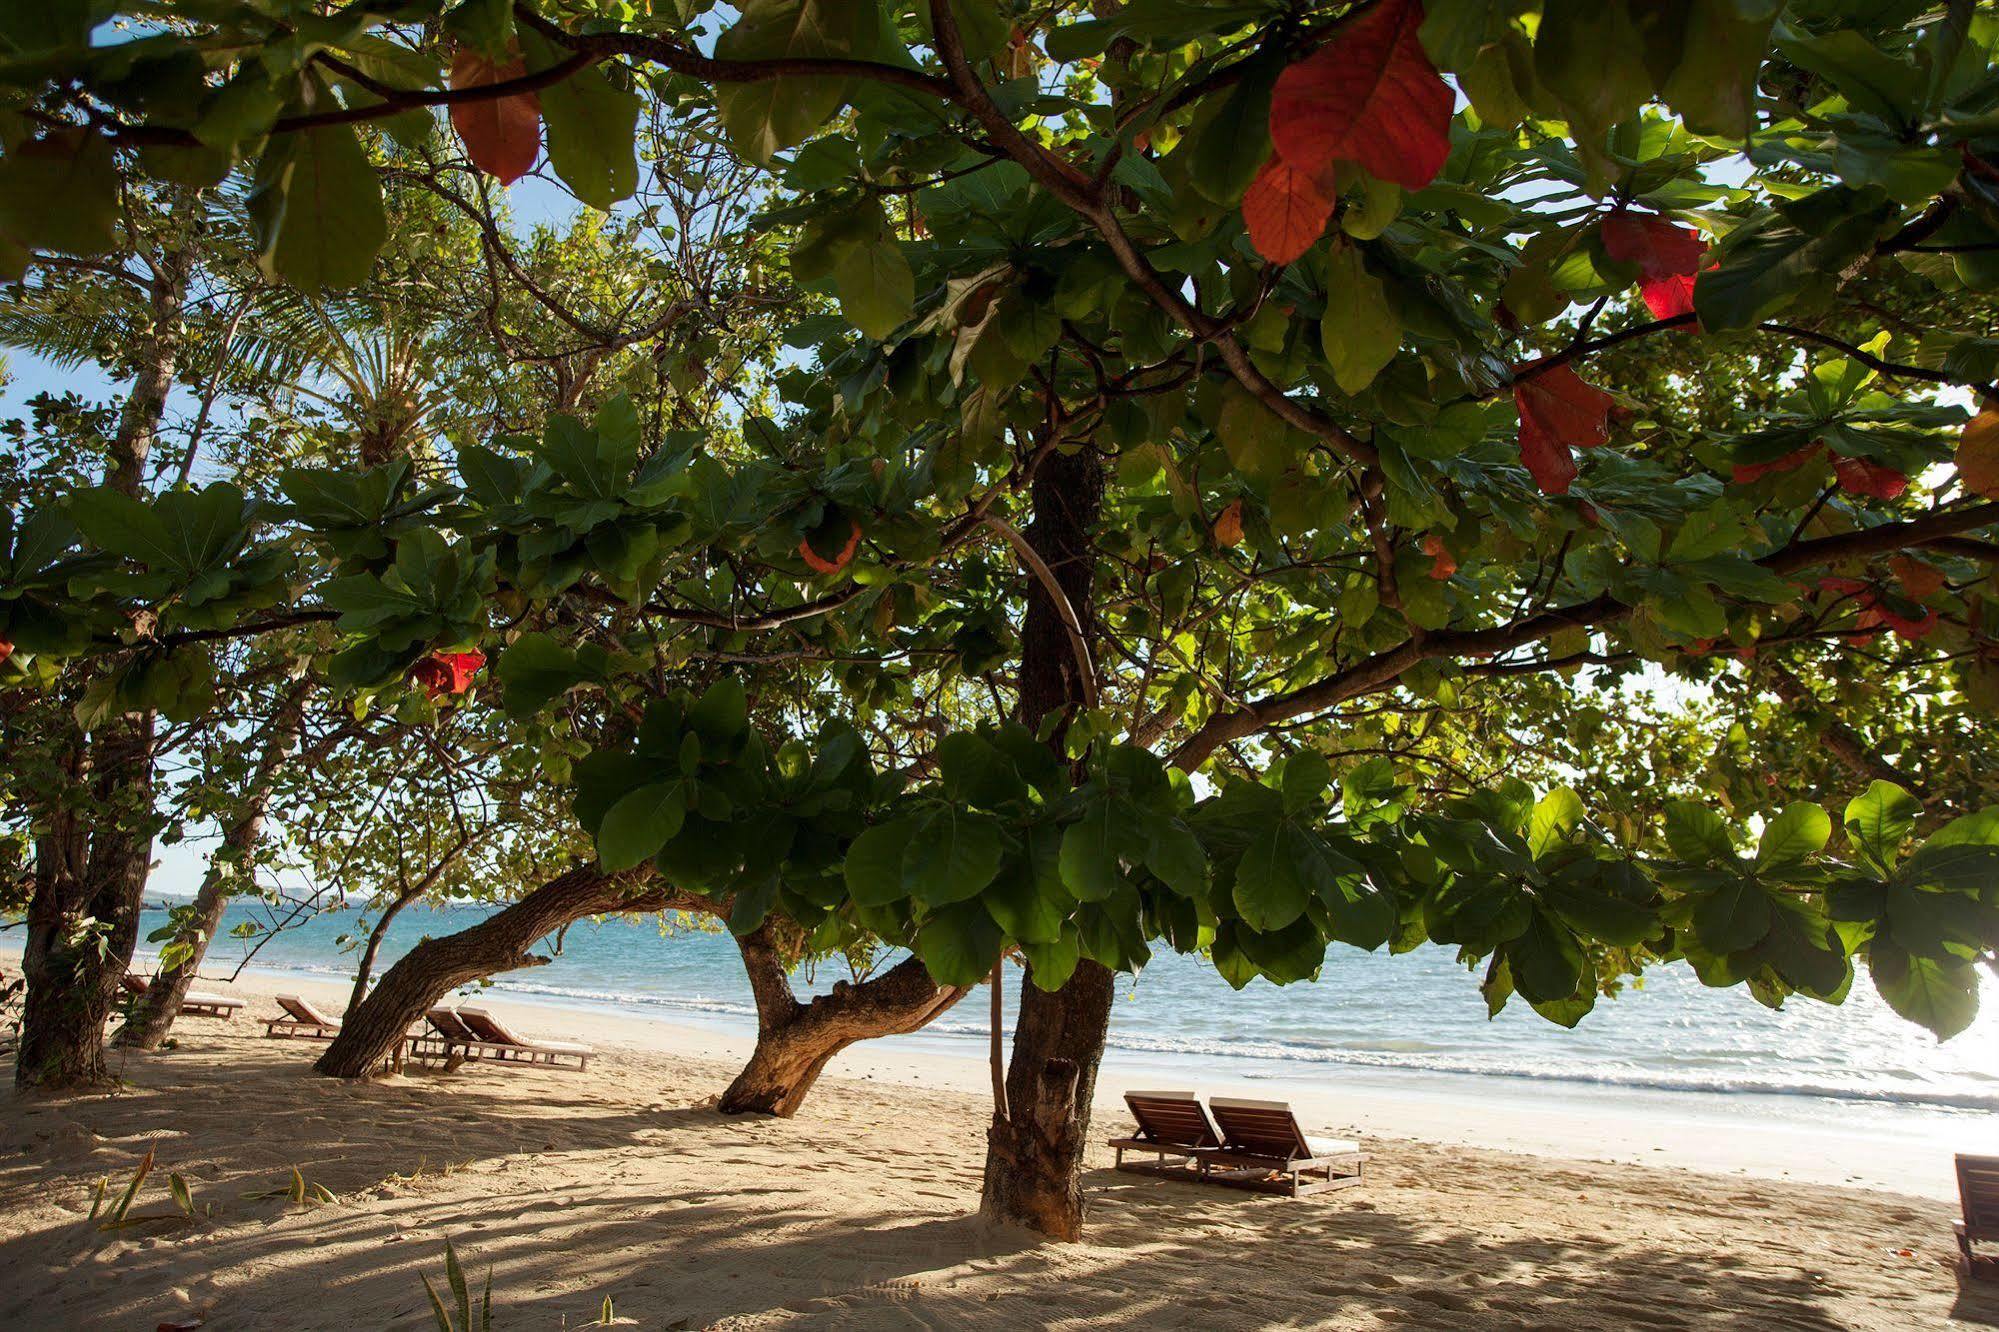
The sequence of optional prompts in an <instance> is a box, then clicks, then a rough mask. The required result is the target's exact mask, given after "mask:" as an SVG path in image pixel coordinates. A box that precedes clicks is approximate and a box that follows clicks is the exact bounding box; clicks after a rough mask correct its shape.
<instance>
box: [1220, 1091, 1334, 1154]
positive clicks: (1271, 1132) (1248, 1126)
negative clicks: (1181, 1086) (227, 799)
mask: <svg viewBox="0 0 1999 1332" xmlns="http://www.w3.org/2000/svg"><path fill="white" fill-rule="evenodd" d="M1208 1109H1209V1111H1210V1112H1211V1113H1212V1114H1213V1115H1214V1117H1215V1124H1216V1125H1217V1126H1218V1127H1219V1128H1220V1129H1221V1131H1222V1143H1223V1145H1225V1146H1228V1147H1234V1148H1237V1149H1239V1150H1241V1151H1245V1152H1252V1153H1254V1154H1255V1155H1257V1156H1273V1157H1284V1158H1287V1159H1289V1158H1293V1157H1301V1156H1310V1155H1311V1154H1312V1149H1311V1148H1310V1147H1309V1146H1307V1145H1306V1143H1305V1130H1304V1129H1302V1128H1300V1127H1299V1126H1298V1116H1297V1114H1296V1113H1295V1112H1293V1110H1292V1109H1291V1106H1290V1104H1289V1103H1288V1102H1285V1101H1250V1100H1243V1099H1242V1098H1240V1097H1233V1096H1216V1097H1213V1098H1211V1099H1210V1100H1209V1101H1208Z"/></svg>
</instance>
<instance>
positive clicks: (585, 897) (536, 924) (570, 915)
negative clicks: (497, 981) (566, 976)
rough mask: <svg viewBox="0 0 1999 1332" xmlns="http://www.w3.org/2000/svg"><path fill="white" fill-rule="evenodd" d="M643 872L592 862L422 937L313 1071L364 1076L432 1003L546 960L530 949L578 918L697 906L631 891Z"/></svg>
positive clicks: (667, 895) (673, 896)
mask: <svg viewBox="0 0 1999 1332" xmlns="http://www.w3.org/2000/svg"><path fill="white" fill-rule="evenodd" d="M645 874H646V871H644V870H632V871H627V872H626V873H623V874H614V875H607V874H605V873H604V872H603V871H601V870H599V869H598V868H597V867H596V866H595V865H581V866H578V867H577V868H575V869H573V870H570V871H569V872H568V873H566V874H563V875H560V876H558V877H556V878H554V879H551V880H549V881H548V882H547V883H545V884H543V885H541V886H540V887H539V888H536V889H535V890H534V891H533V892H531V893H529V894H528V895H527V896H526V897H523V898H522V899H521V900H520V901H518V902H515V903H514V904H513V905H512V906H509V907H507V908H506V909H505V910H503V911H500V912H499V913H497V914H495V915H492V916H488V917H487V918H486V919H485V920H482V921H480V922H479V923H478V924H477V925H474V926H472V928H470V929H467V930H460V931H459V932H458V933H456V934H447V935H444V936H443V937H441V938H436V939H425V940H424V941H423V942H422V943H419V944H418V945H417V946H416V947H414V948H412V949H411V950H410V951H409V952H407V953H405V954H404V955H403V956H402V958H401V959H400V960H399V961H397V963H396V964H395V965H394V966H392V967H390V968H389V969H388V970H387V971H385V972H383V973H382V983H381V984H380V985H377V986H376V987H375V992H374V993H373V994H371V995H369V996H368V997H367V998H366V999H363V1000H362V1001H361V1002H360V1003H359V1004H358V1005H356V1006H355V1007H354V1008H352V1009H351V1010H349V1012H348V1013H347V1016H346V1018H345V1020H343V1021H342V1022H341V1024H340V1034H339V1035H338V1036H336V1037H334V1038H333V1043H332V1044H331V1045H329V1046H327V1047H326V1053H325V1054H323V1055H321V1056H320V1058H319V1062H318V1063H317V1064H315V1065H313V1067H314V1068H315V1069H316V1070H317V1071H318V1072H321V1073H324V1074H326V1075H327V1076H328V1077H335V1078H359V1077H365V1076H367V1074H368V1072H369V1070H371V1069H372V1068H374V1066H375V1065H376V1064H378V1063H380V1062H381V1061H382V1060H383V1059H384V1058H386V1057H387V1056H388V1055H389V1054H390V1052H391V1051H393V1050H394V1049H395V1048H396V1042H397V1041H399V1040H401V1039H402V1036H403V1033H404V1032H406V1031H408V1030H409V1028H410V1025H411V1024H412V1023H414V1022H416V1021H417V1020H418V1019H419V1018H421V1017H422V1016H423V1015H424V1013H425V1012H426V1011H427V1010H429V1009H430V1008H431V1007H432V1005H434V1004H436V1003H437V1001H438V1000H440V999H442V998H443V997H444V996H445V995H447V994H449V993H451V991H453V990H455V989H457V988H458V987H459V986H461V985H463V984H465V983H466V982H468V981H475V980H478V979H480V978H481V977H484V976H491V975H493V974H495V973H497V972H502V971H514V970H518V969H519V968H521V967H532V966H538V965H540V964H541V963H542V962H544V961H546V959H545V958H540V957H536V956H534V955H532V954H530V953H529V952H528V951H527V950H528V949H529V947H531V946H532V945H533V944H534V942H535V941H536V940H537V939H540V938H543V937H544V936H546V935H548V934H550V933H551V932H553V931H555V930H558V929H560V928H562V927H563V926H564V925H568V924H570V923H572V922H574V921H578V920H581V919H583V917H585V916H599V915H604V914H606V913H608V912H621V911H666V910H671V909H673V908H675V907H692V906H696V905H699V903H698V901H697V900H696V899H693V898H690V897H687V896H686V895H684V894H680V893H675V892H672V891H671V890H668V889H664V888H661V889H654V890H651V891H648V892H643V893H636V894H635V893H634V891H633V890H634V888H636V887H638V886H639V885H641V884H643V883H644V882H645Z"/></svg>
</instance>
